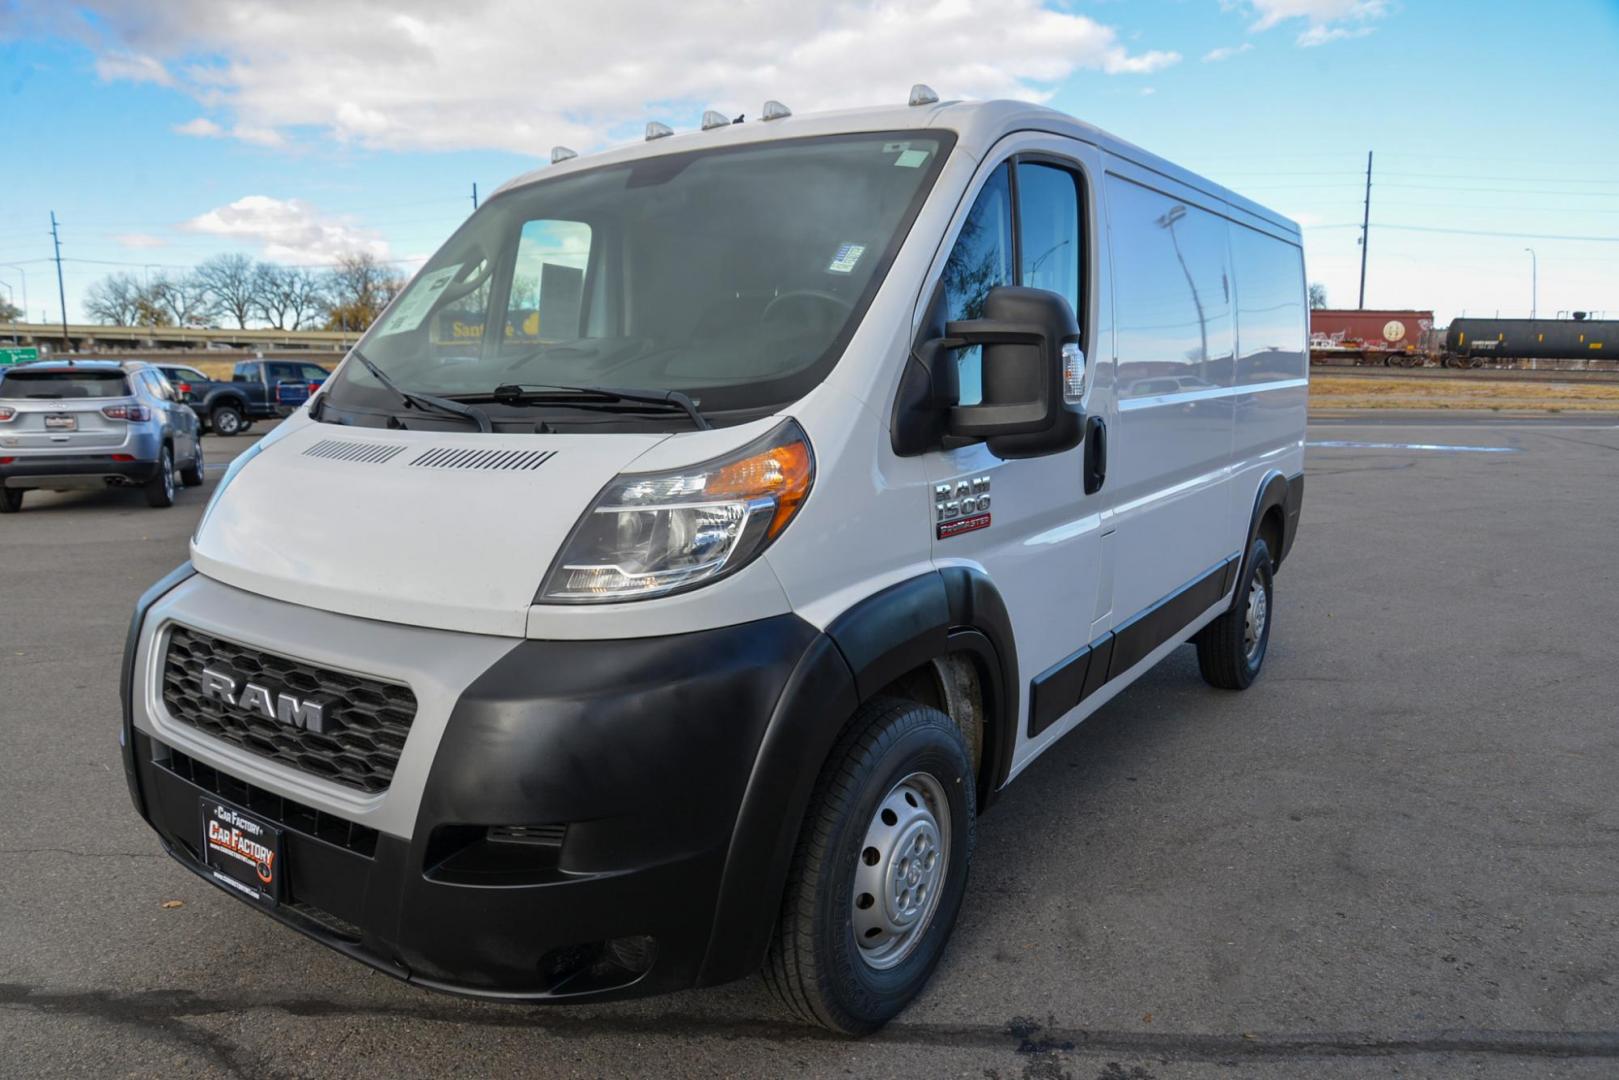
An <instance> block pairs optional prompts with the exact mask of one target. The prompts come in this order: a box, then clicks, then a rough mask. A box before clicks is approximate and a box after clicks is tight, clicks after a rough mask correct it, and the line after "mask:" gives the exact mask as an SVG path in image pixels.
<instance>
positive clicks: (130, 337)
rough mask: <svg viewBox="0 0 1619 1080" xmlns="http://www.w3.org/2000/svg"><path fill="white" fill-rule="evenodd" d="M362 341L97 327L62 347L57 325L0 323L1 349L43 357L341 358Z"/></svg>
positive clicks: (308, 333)
mask: <svg viewBox="0 0 1619 1080" xmlns="http://www.w3.org/2000/svg"><path fill="white" fill-rule="evenodd" d="M359 339H360V334H359V332H358V331H353V330H350V331H342V330H273V329H262V330H261V329H253V330H198V329H192V328H188V327H179V326H97V325H95V324H93V323H69V324H68V327H67V342H68V344H67V345H66V346H64V345H63V336H62V324H61V323H6V322H0V344H5V345H37V346H39V347H40V352H41V354H42V355H43V354H44V353H45V352H46V351H47V350H48V351H49V352H52V353H58V352H75V353H94V352H102V351H105V352H129V351H131V350H141V351H146V350H152V349H251V350H260V351H262V350H274V351H276V352H285V351H293V350H301V349H308V350H311V351H316V352H342V351H344V350H346V349H347V348H348V347H349V346H350V345H353V344H354V343H355V342H356V341H358V340H359Z"/></svg>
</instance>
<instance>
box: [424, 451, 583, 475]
mask: <svg viewBox="0 0 1619 1080" xmlns="http://www.w3.org/2000/svg"><path fill="white" fill-rule="evenodd" d="M556 456H557V452H556V451H555V450H453V449H444V448H442V447H440V448H437V449H433V450H425V451H423V452H422V453H421V454H419V455H417V456H416V458H415V459H414V460H413V461H411V464H412V465H415V466H418V467H420V468H423V469H488V470H497V471H522V470H528V469H538V468H539V467H540V466H541V465H544V464H545V463H546V462H547V461H550V460H551V459H552V458H554V457H556Z"/></svg>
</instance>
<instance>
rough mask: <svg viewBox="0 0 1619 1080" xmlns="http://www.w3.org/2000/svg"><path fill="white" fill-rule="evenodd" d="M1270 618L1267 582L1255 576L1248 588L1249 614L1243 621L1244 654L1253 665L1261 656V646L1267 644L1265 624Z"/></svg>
mask: <svg viewBox="0 0 1619 1080" xmlns="http://www.w3.org/2000/svg"><path fill="white" fill-rule="evenodd" d="M1269 618H1270V598H1269V597H1267V596H1266V595H1265V582H1264V579H1262V578H1261V577H1259V575H1257V574H1256V575H1254V583H1253V584H1252V585H1250V586H1249V587H1248V613H1247V617H1246V618H1245V619H1244V620H1243V628H1242V646H1243V654H1244V655H1245V656H1247V657H1248V660H1249V662H1250V663H1252V662H1253V661H1254V660H1255V659H1257V658H1258V656H1259V649H1260V646H1261V645H1263V644H1264V642H1265V622H1266V620H1268V619H1269Z"/></svg>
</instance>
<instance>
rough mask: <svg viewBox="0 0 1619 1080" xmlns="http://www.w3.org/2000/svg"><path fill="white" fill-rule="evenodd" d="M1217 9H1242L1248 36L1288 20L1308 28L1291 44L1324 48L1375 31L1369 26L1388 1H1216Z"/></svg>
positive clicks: (1379, 14)
mask: <svg viewBox="0 0 1619 1080" xmlns="http://www.w3.org/2000/svg"><path fill="white" fill-rule="evenodd" d="M1220 2H1221V6H1222V7H1225V8H1227V9H1228V10H1229V9H1231V8H1242V9H1244V10H1247V11H1248V12H1250V13H1251V14H1252V16H1253V19H1254V21H1253V23H1252V24H1251V25H1250V26H1249V28H1248V29H1249V30H1250V31H1252V32H1255V33H1257V32H1259V31H1261V30H1269V29H1271V28H1272V27H1274V26H1279V25H1281V24H1282V23H1285V22H1288V21H1289V20H1292V19H1303V20H1305V22H1306V23H1308V25H1307V26H1306V27H1305V29H1303V30H1301V31H1300V32H1299V34H1298V37H1297V38H1295V39H1294V40H1295V41H1296V42H1297V43H1298V44H1299V45H1301V46H1304V47H1306V48H1308V47H1310V46H1313V45H1325V44H1326V43H1327V42H1329V41H1338V40H1340V39H1342V38H1357V37H1365V36H1366V35H1367V34H1370V33H1372V32H1373V31H1374V30H1375V29H1376V27H1375V26H1372V25H1370V24H1371V23H1373V22H1375V21H1376V20H1378V19H1381V18H1383V17H1384V16H1385V15H1387V14H1388V13H1389V3H1390V0H1246V4H1240V3H1238V2H1237V0H1220Z"/></svg>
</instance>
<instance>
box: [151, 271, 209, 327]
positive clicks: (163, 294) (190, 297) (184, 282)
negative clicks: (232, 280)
mask: <svg viewBox="0 0 1619 1080" xmlns="http://www.w3.org/2000/svg"><path fill="white" fill-rule="evenodd" d="M147 292H148V294H149V296H148V299H149V300H150V301H151V302H152V303H153V304H155V305H156V306H157V307H158V308H159V309H160V310H162V311H163V312H164V314H165V315H167V316H168V319H169V321H170V322H172V323H173V324H174V325H175V326H209V325H211V324H212V323H213V316H214V306H213V302H212V297H211V296H210V295H209V292H208V286H207V285H206V284H204V283H203V281H202V279H201V278H199V277H198V276H197V275H196V274H185V275H183V276H181V277H169V276H168V275H166V274H165V275H164V276H163V277H160V278H157V279H156V280H155V281H153V282H152V284H151V285H150V287H149V288H148V289H147Z"/></svg>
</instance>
